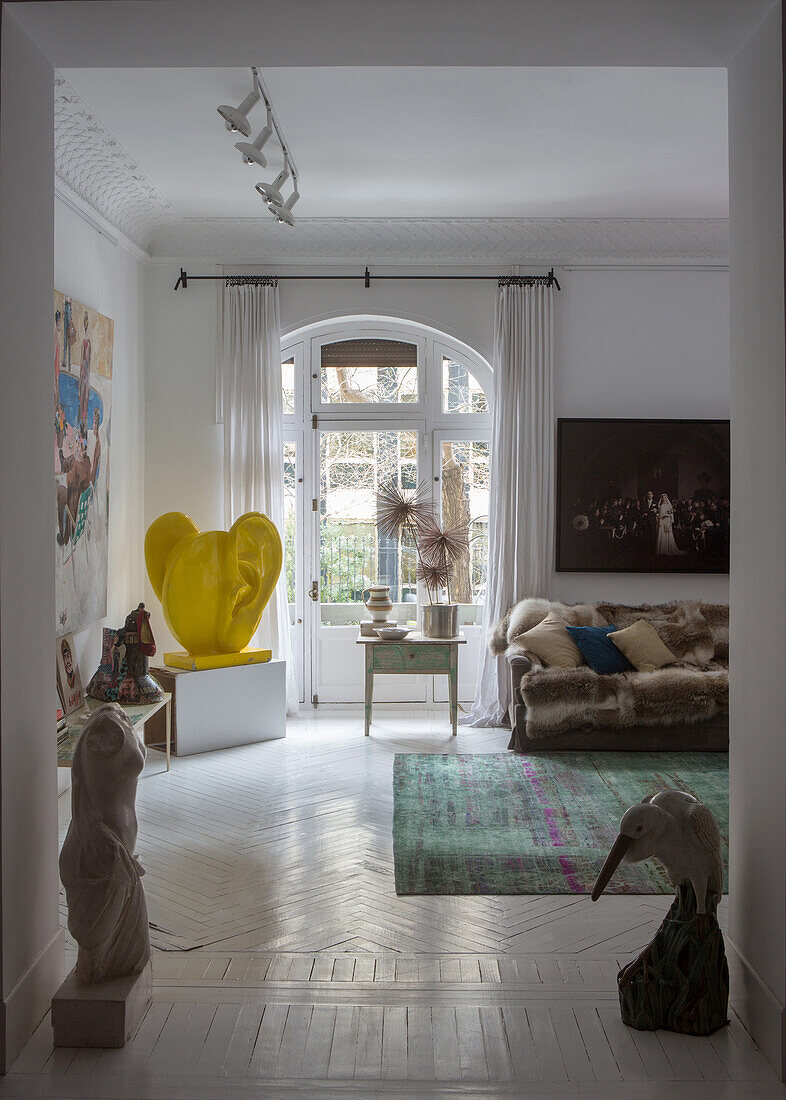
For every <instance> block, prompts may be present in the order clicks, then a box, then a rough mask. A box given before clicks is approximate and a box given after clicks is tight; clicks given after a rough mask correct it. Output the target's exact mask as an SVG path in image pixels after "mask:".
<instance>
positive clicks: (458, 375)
mask: <svg viewBox="0 0 786 1100" xmlns="http://www.w3.org/2000/svg"><path fill="white" fill-rule="evenodd" d="M442 411H443V412H445V413H487V412H488V411H489V404H488V400H487V398H486V394H485V392H484V390H483V387H482V386H481V384H480V382H478V380H477V378H476V377H475V375H474V374H473V373H472V371H471V370H469V369H468V368H467V367H465V366H464V364H463V363H461V362H459V360H458V359H448V358H447V356H444V355H443V356H442Z"/></svg>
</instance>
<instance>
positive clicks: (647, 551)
mask: <svg viewBox="0 0 786 1100" xmlns="http://www.w3.org/2000/svg"><path fill="white" fill-rule="evenodd" d="M729 435H730V433H729V421H728V420H715V419H713V420H710V419H707V420H703V419H632V418H589V417H565V418H560V419H558V421H557V479H556V538H555V543H556V570H557V572H560V573H563V572H572V573H573V572H575V573H728V572H729V522H730V445H729Z"/></svg>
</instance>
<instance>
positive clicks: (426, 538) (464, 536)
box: [418, 518, 469, 566]
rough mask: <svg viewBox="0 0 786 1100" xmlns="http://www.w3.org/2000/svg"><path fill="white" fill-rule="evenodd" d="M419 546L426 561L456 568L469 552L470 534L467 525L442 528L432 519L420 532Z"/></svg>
mask: <svg viewBox="0 0 786 1100" xmlns="http://www.w3.org/2000/svg"><path fill="white" fill-rule="evenodd" d="M418 544H419V546H420V552H421V554H422V555H423V560H424V561H427V562H443V561H444V562H446V563H447V564H448V565H449V566H455V565H456V563H457V562H459V561H461V559H462V558H463V557H465V556H466V554H467V552H468V551H469V532H468V531H467V527H466V524H461V525H459V526H457V527H440V525H439V524H438V523H437V521H436V519H433V518H432V519H431V520H428V521H426V522H425V523H424V524H423V526H422V527H421V529H420V530H419V531H418Z"/></svg>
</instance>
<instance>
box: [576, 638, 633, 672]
mask: <svg viewBox="0 0 786 1100" xmlns="http://www.w3.org/2000/svg"><path fill="white" fill-rule="evenodd" d="M566 629H567V631H568V634H570V636H571V638H572V639H573V641H574V642H575V643H576V648H577V649H578V650H580V652H581V655H582V656H583V658H584V660H585V661H586V662H587V664H588V665H589V666H590V668H591V669H592V671H593V672H599V673H600V674H601V676H607V675H609V673H612V672H630V670H631V669H632V668H633V665H632V664H631V663H630V661H629V660H628V658H627V657H626V656H625V654H624V653H621V652H620V650H619V649H617V647H616V646H615V645H614V642H612V640H611V639H610V638H609V634H611V632H612V631H613V630H616V629H617V628H616V626H567V627H566Z"/></svg>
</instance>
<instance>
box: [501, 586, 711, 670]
mask: <svg viewBox="0 0 786 1100" xmlns="http://www.w3.org/2000/svg"><path fill="white" fill-rule="evenodd" d="M552 611H553V612H556V614H557V615H559V616H560V617H561V618H563V619H564V620H565V622H566V623H570V624H571V626H609V625H611V624H612V623H613V624H614V625H615V626H616V627H618V629H620V630H624V628H625V627H626V626H630V625H631V624H632V623H635V622H636V621H637V620H638V619H646V620H647V622H650V623H652V625H653V626H654V627H655V629H656V630H657V632H658V634H659V635H660V638H661V640H662V641H663V642H664V643H665V644H666V645H667V646H668V647H669V649H670V650H671V652H672V653H673V654H674V656H675V657H677V658H678V660H680V661H686V662H688V663H689V664H693V665H704V664H707V663H708V662H710V661H712V660H716V661H719V662H720V663H721V664H728V658H729V609H728V607H727V606H725V605H723V604H708V603H702V602H701V601H700V600H675V601H673V602H672V603H662V604H655V605H654V606H653V605H650V604H641V605H640V606H639V607H636V606H631V605H629V604H615V603H597V604H587V603H576V604H566V603H560V602H559V601H558V600H546V599H543V598H542V597H539V596H530V597H528V598H527V599H525V600H521V601H520V602H519V603H517V604H516V606H515V607H512V608H511V609H510V611H509V612H508V613H507V615H506V616H505V617H504V618H503V619H501V620H500V621H499V622H498V623H497V625H496V626H495V627H494V628H493V629H492V631H491V633H490V635H489V649H490V650H491V652H492V653H493V654H495V655H496V656H502V655H503V654H506V653H517V652H518V653H521V652H523V651H522V649H521V648H520V647H519V646H518V645H517V644H516V639H517V638H518V637H519V635H521V634H523V633H524V632H525V631H526V630H530V629H531V628H532V627H533V626H537V625H538V623H540V622H543V620H544V619H545V618H546V616H547V615H548V614H549V612H552ZM528 656H530V657H531V655H530V654H528Z"/></svg>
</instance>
